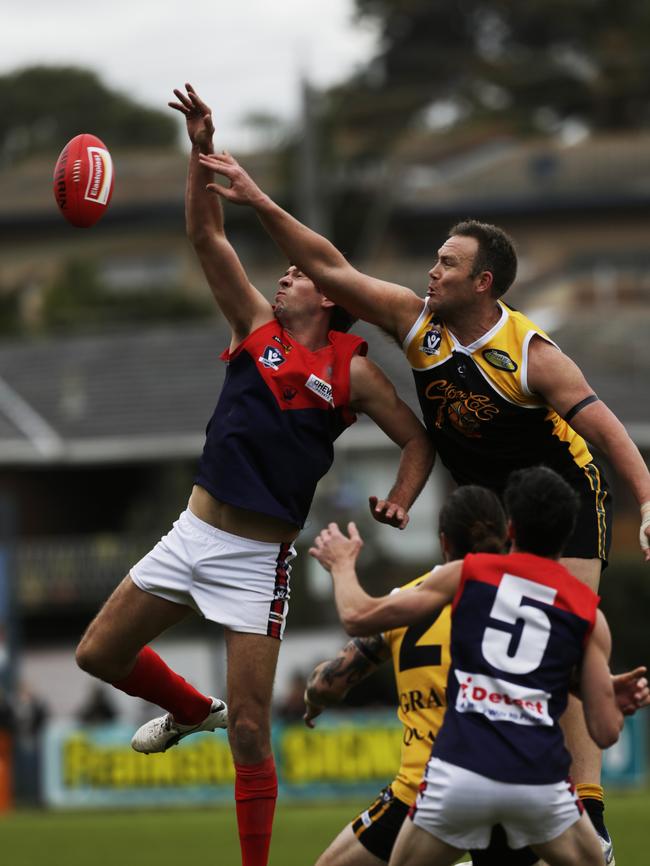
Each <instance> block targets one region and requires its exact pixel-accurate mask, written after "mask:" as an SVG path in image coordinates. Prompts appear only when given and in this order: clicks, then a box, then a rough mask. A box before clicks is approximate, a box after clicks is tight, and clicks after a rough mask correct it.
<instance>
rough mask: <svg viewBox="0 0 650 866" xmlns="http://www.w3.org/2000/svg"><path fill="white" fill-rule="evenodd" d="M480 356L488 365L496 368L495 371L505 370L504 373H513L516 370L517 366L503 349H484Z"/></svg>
mask: <svg viewBox="0 0 650 866" xmlns="http://www.w3.org/2000/svg"><path fill="white" fill-rule="evenodd" d="M482 354H483V357H484V358H485V360H486V361H487V362H488V364H490V365H491V366H492V367H496V368H497V370H505V371H506V373H514V372H515V370H517V364H516V363H515V362H514V361H513V360H512V358H511V357H510V355H509V354H508V353H507V352H504V351H503V349H486V350H485V351H484V352H483V353H482Z"/></svg>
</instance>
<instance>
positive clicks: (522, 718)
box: [455, 670, 553, 725]
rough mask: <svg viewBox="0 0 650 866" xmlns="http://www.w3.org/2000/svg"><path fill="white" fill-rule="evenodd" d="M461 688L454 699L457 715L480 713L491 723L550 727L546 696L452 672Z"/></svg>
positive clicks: (512, 685) (491, 679) (491, 678)
mask: <svg viewBox="0 0 650 866" xmlns="http://www.w3.org/2000/svg"><path fill="white" fill-rule="evenodd" d="M455 674H456V679H457V680H458V683H459V686H460V688H459V689H458V695H457V696H456V712H457V713H480V714H481V715H483V716H486V717H487V718H488V719H490V721H493V722H514V723H515V724H516V725H552V724H553V719H552V718H551V717H550V715H549V713H548V700H549V698H550V695H549V694H548V692H543V691H539V690H538V689H528V688H525V687H523V686H518V685H515V684H514V683H509V682H506V681H505V680H498V679H496V678H494V677H487V676H484V675H482V674H468V673H465V671H459V670H456V671H455Z"/></svg>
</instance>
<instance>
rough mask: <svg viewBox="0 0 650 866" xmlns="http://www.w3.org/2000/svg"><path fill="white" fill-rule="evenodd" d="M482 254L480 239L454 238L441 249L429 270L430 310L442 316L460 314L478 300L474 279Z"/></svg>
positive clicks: (448, 240) (428, 295)
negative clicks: (477, 258) (478, 260)
mask: <svg viewBox="0 0 650 866" xmlns="http://www.w3.org/2000/svg"><path fill="white" fill-rule="evenodd" d="M477 253H478V241H477V240H476V238H470V237H465V236H464V235H453V236H452V237H450V238H447V240H446V241H445V242H444V244H443V245H442V246H441V247H440V249H439V250H438V257H437V259H436V262H435V264H434V265H433V267H432V268H431V270H430V271H429V287H428V291H427V297H428V307H429V310H431V312H432V313H435V314H436V315H439V316H441V317H442V318H444V317H445V315H449V314H450V313H451V314H453V313H457V312H459V311H462V310H463V308H467V307H468V306H469V305H470V304H473V303H474V301H475V300H476V292H475V286H476V282H477V278H476V277H473V276H472V269H473V267H474V259H475V258H476V254H477Z"/></svg>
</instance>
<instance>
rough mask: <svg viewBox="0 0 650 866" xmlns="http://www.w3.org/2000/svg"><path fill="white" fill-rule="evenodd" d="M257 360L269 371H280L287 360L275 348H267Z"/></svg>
mask: <svg viewBox="0 0 650 866" xmlns="http://www.w3.org/2000/svg"><path fill="white" fill-rule="evenodd" d="M257 360H258V361H259V362H260V364H261V365H262V366H263V367H266V368H267V369H268V370H278V369H279V368H280V365H281V364H284V362H285V361H286V360H287V359H286V358H285V357H284V355H283V354H282V352H280V351H279V350H278V349H276V348H275V346H267V347H266V349H264V351H263V352H262V354H261V355H260V356H259V358H258V359H257Z"/></svg>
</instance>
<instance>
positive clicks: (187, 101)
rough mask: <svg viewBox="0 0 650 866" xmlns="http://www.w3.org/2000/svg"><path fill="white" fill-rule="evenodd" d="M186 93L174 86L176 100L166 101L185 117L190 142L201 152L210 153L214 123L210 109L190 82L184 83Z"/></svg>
mask: <svg viewBox="0 0 650 866" xmlns="http://www.w3.org/2000/svg"><path fill="white" fill-rule="evenodd" d="M185 90H186V91H187V93H183V91H182V90H178V89H176V88H174V95H175V96H176V98H177V99H178V102H168V103H167V104H168V105H169V107H170V108H173V109H175V110H176V111H180V113H181V114H182V115H184V117H185V124H186V126H187V134H188V136H189V139H190V141H191V142H192V144H194V145H196V146H197V147H199V148H200V149H201V151H202V152H203V153H212V136H213V135H214V123H213V122H212V110H211V109H210V107H209V106H208V105H206V104H205V102H203V100H202V99H201V98H200V97H199V96H198V94H197V92H196V91H195V90H194V88H193V87H192V85H191V84H185Z"/></svg>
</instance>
